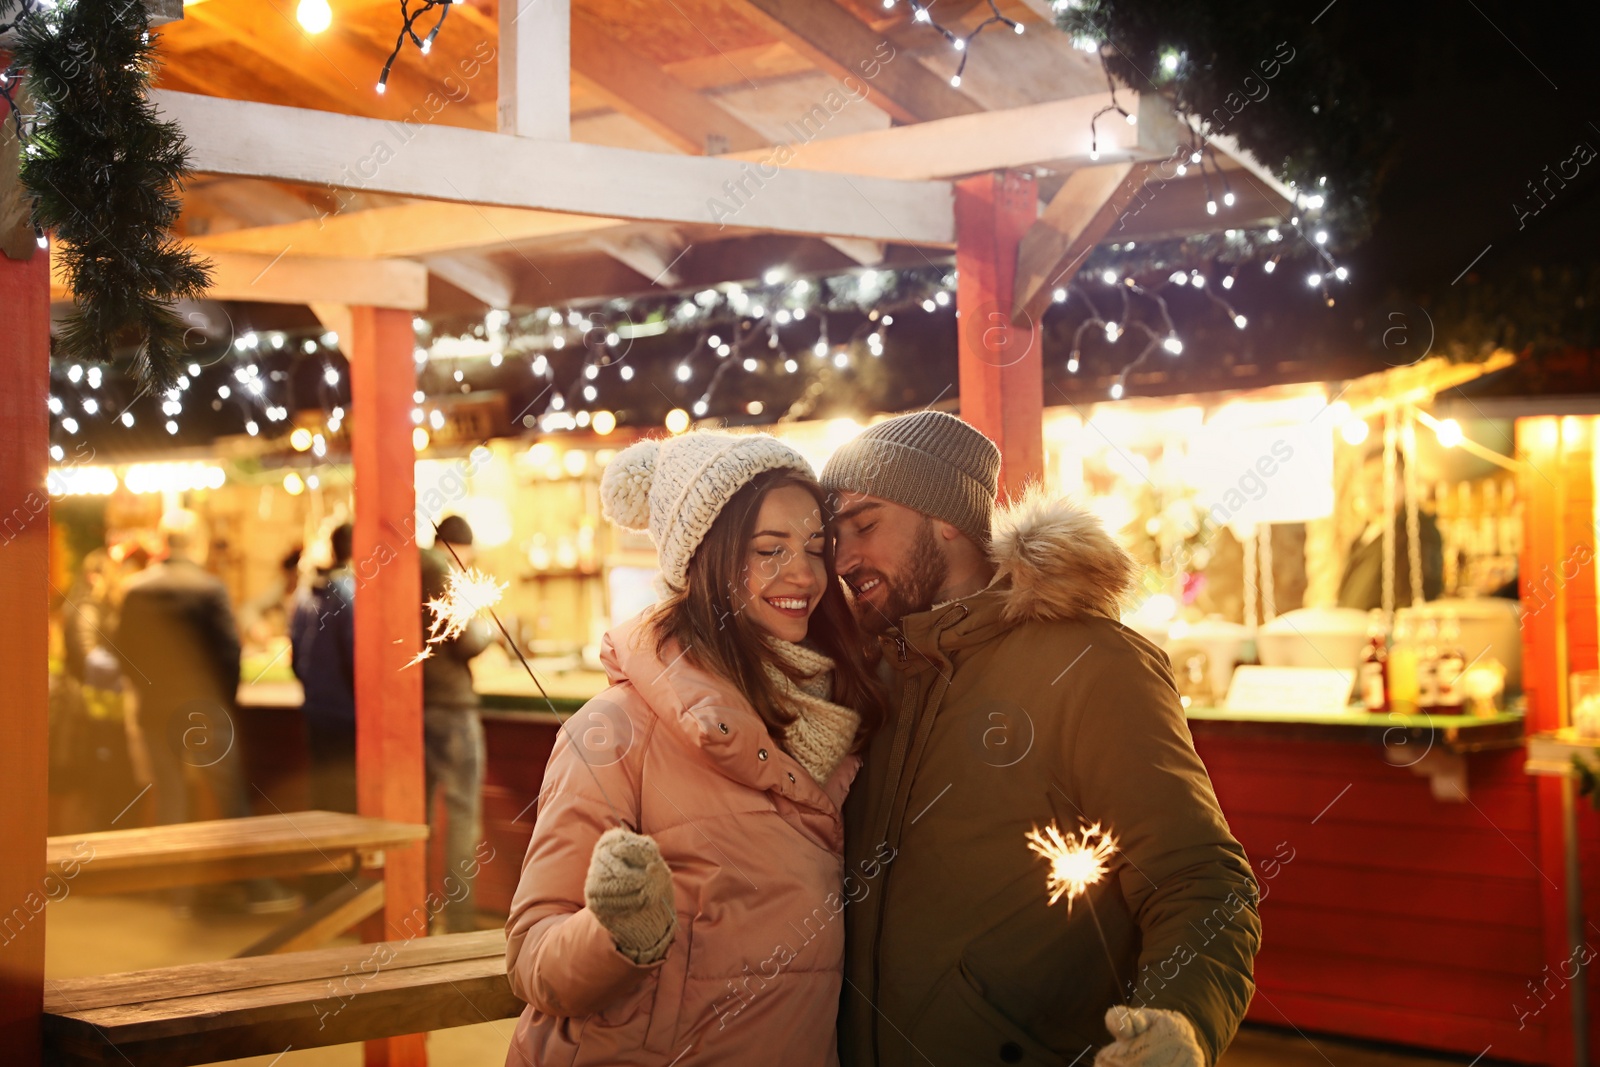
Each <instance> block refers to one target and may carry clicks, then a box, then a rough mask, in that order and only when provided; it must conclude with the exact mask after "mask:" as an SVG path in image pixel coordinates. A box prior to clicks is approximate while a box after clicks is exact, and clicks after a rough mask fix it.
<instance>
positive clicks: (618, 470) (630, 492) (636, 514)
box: [600, 441, 661, 530]
mask: <svg viewBox="0 0 1600 1067" xmlns="http://www.w3.org/2000/svg"><path fill="white" fill-rule="evenodd" d="M660 454H661V443H660V442H659V441H640V442H638V443H636V444H632V445H629V446H628V447H627V448H624V449H623V450H622V451H621V452H618V453H617V455H616V456H615V457H614V458H613V459H612V460H611V462H610V463H607V464H606V470H605V473H604V474H603V475H601V476H600V507H601V510H602V511H604V512H605V516H606V518H608V519H610V520H611V521H612V522H614V523H616V524H617V525H618V526H622V527H625V528H626V529H629V530H644V529H648V528H649V526H650V487H651V486H652V485H654V484H655V480H656V458H657V457H658V456H659V455H660Z"/></svg>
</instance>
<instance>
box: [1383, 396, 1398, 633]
mask: <svg viewBox="0 0 1600 1067" xmlns="http://www.w3.org/2000/svg"><path fill="white" fill-rule="evenodd" d="M1394 468H1395V428H1394V409H1393V408H1388V409H1386V410H1385V411H1384V413H1383V619H1384V622H1385V623H1387V624H1388V625H1389V626H1391V627H1392V626H1393V625H1394V552H1395V545H1394V489H1395V469H1394Z"/></svg>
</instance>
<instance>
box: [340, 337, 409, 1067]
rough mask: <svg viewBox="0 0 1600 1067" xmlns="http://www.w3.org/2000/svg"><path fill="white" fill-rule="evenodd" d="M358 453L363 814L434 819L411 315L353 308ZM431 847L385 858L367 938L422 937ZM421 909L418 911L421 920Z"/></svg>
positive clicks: (380, 1048)
mask: <svg viewBox="0 0 1600 1067" xmlns="http://www.w3.org/2000/svg"><path fill="white" fill-rule="evenodd" d="M351 319H352V323H351V329H350V336H348V337H341V338H340V347H341V348H342V349H343V350H344V352H345V354H346V355H347V356H348V357H349V360H350V394H351V396H350V456H351V462H352V465H353V466H354V468H355V472H354V473H355V507H354V511H355V516H356V518H355V538H354V550H355V551H354V557H353V558H354V561H355V562H354V566H355V570H356V575H357V578H358V580H361V581H362V583H363V584H362V585H361V588H360V590H359V592H358V593H357V594H356V599H357V601H358V603H357V604H356V607H355V631H356V632H355V660H356V662H355V695H356V790H357V804H358V807H359V809H360V812H361V814H362V815H368V816H374V817H377V818H382V819H393V820H395V821H396V822H408V823H421V822H426V821H427V818H426V813H425V812H424V810H423V757H422V671H421V670H420V669H419V668H417V667H411V668H409V669H407V666H406V664H407V662H408V661H409V660H410V659H411V658H412V657H413V656H415V655H416V654H417V653H418V652H419V651H421V649H422V572H421V569H420V566H421V565H420V563H419V560H418V557H417V541H416V489H415V474H414V467H415V451H414V450H413V448H412V445H411V429H412V427H411V408H412V406H413V401H412V399H411V394H412V391H413V390H415V389H416V387H417V385H416V382H417V374H416V364H415V362H414V361H413V360H412V350H413V348H414V347H415V338H414V335H413V333H412V329H411V316H410V315H409V314H408V313H406V312H403V311H395V310H392V309H386V308H375V307H355V308H352V309H351ZM426 860H427V853H426V850H425V848H424V847H423V846H421V845H420V844H419V845H413V846H411V847H409V848H399V849H392V850H388V851H386V852H385V854H384V868H383V879H384V904H383V921H382V923H381V930H378V931H374V930H372V929H371V927H372V926H373V925H379V924H369V927H368V930H367V933H368V936H367V937H365V938H364V940H369V941H372V940H376V941H387V940H394V939H398V938H407V937H413V936H415V934H416V930H417V929H418V924H419V923H420V928H421V929H423V930H426V929H427V926H428V918H429V916H428V911H427V908H426V906H425V896H426V878H427V876H426V867H427V862H426ZM419 916H420V918H419ZM425 1041H426V1037H425V1035H421V1034H417V1035H413V1036H408V1037H397V1038H388V1039H385V1040H384V1041H382V1042H375V1043H372V1044H369V1045H368V1047H367V1062H368V1063H374V1062H377V1063H387V1064H395V1065H401V1064H404V1065H407V1067H409V1065H413V1064H414V1065H417V1067H421V1065H424V1064H426V1063H427V1052H426V1044H425Z"/></svg>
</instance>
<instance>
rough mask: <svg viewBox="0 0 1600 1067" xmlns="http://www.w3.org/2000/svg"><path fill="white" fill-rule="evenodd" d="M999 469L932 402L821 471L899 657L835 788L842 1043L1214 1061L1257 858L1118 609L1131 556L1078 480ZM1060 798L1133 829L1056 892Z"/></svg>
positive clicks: (1081, 823)
mask: <svg viewBox="0 0 1600 1067" xmlns="http://www.w3.org/2000/svg"><path fill="white" fill-rule="evenodd" d="M999 468H1000V453H999V450H998V449H997V448H996V447H995V445H994V444H993V442H991V441H989V440H988V439H987V438H985V437H984V436H983V435H982V434H980V433H979V432H978V431H976V430H974V429H973V428H972V427H970V426H968V425H967V424H966V423H963V422H962V421H961V420H959V419H957V418H954V417H953V416H950V415H945V414H943V413H941V412H936V411H922V412H917V413H915V414H911V415H904V416H901V417H899V418H896V419H891V420H889V421H887V422H884V423H880V424H879V425H877V426H874V427H872V428H870V429H868V430H867V431H866V432H864V433H862V434H861V435H859V436H858V437H856V438H855V439H854V440H853V441H851V442H849V443H848V444H846V445H845V446H844V447H843V448H841V449H839V451H838V452H836V453H835V454H834V455H833V457H832V458H831V459H830V460H829V461H828V464H827V467H826V468H825V469H824V471H823V474H822V481H823V483H824V485H826V486H827V487H828V488H829V490H830V491H831V492H832V493H833V494H834V498H835V504H836V519H835V522H836V528H837V538H838V541H837V551H838V557H837V558H838V569H839V573H840V574H841V576H842V577H843V578H844V579H845V581H846V582H847V583H848V585H849V587H850V589H851V591H852V592H853V593H854V594H855V606H856V611H857V615H858V617H859V618H860V620H861V622H862V624H863V626H864V627H865V628H866V629H867V630H868V631H869V632H870V633H874V634H876V635H878V636H879V638H880V643H881V645H882V648H883V652H884V661H885V663H886V665H887V667H888V669H889V671H890V673H892V675H893V678H892V683H891V694H892V702H891V708H892V713H891V720H890V722H889V723H888V724H886V726H885V727H884V729H882V730H880V731H879V732H878V734H877V735H876V736H875V737H874V738H873V740H872V742H871V744H870V746H869V748H868V751H867V753H866V762H865V765H864V766H863V768H862V770H861V773H860V775H859V777H857V779H856V781H855V784H854V786H853V787H852V789H851V791H850V797H849V800H848V802H847V803H846V808H845V827H846V841H845V858H846V875H847V883H846V889H847V891H850V892H849V896H850V901H851V904H850V907H849V908H847V909H846V910H845V916H846V923H847V925H846V946H847V948H846V952H847V958H846V965H845V988H844V999H843V1003H842V1005H841V1011H840V1020H839V1030H840V1038H839V1041H840V1058H841V1061H842V1063H843V1064H844V1065H845V1067H864V1065H870V1064H882V1065H884V1067H901V1065H911V1064H922V1063H926V1062H928V1061H929V1059H930V1058H932V1062H938V1063H945V1062H950V1063H964V1064H965V1063H1026V1064H1045V1063H1050V1064H1058V1065H1059V1064H1064V1063H1074V1062H1076V1063H1081V1064H1085V1065H1087V1064H1088V1063H1090V1062H1091V1061H1092V1062H1094V1063H1097V1064H1100V1065H1102V1067H1105V1065H1112V1064H1114V1065H1118V1067H1135V1065H1137V1067H1158V1065H1159V1067H1208V1065H1210V1064H1213V1063H1215V1062H1216V1059H1217V1057H1218V1056H1219V1055H1220V1054H1221V1052H1222V1050H1223V1049H1224V1048H1226V1047H1227V1045H1228V1043H1229V1042H1230V1041H1231V1040H1232V1038H1233V1035H1234V1032H1235V1030H1236V1029H1237V1027H1238V1024H1239V1020H1240V1018H1241V1017H1242V1016H1243V1015H1244V1011H1245V1007H1246V1006H1247V1005H1248V1004H1249V1001H1250V997H1251V994H1252V992H1253V990H1254V983H1253V981H1252V977H1251V975H1252V964H1253V960H1254V956H1255V952H1256V948H1257V945H1258V944H1259V940H1260V922H1259V919H1258V918H1257V915H1256V908H1255V904H1256V900H1257V890H1256V884H1255V880H1254V879H1253V877H1252V876H1251V872H1250V866H1249V863H1248V861H1247V860H1246V859H1245V856H1244V851H1243V849H1241V848H1240V846H1239V844H1238V842H1237V841H1235V840H1234V838H1233V837H1232V835H1231V834H1230V833H1229V832H1228V826H1227V823H1226V822H1225V821H1224V819H1223V817H1222V813H1221V811H1220V810H1219V808H1218V806H1217V802H1216V798H1215V796H1214V795H1213V793H1212V790H1211V784H1210V780H1209V779H1208V777H1207V775H1206V771H1205V767H1204V766H1203V765H1202V764H1201V762H1200V759H1199V757H1198V756H1196V755H1195V751H1194V746H1193V743H1192V742H1191V740H1190V737H1189V732H1188V728H1187V725H1186V723H1185V721H1184V715H1183V712H1182V710H1181V708H1180V706H1179V703H1178V694H1177V692H1176V690H1175V689H1174V686H1173V682H1172V677H1171V671H1170V668H1169V665H1168V663H1167V658H1166V656H1165V655H1164V654H1163V653H1162V652H1161V651H1160V650H1159V649H1157V648H1156V647H1155V646H1154V645H1151V644H1150V643H1149V642H1147V641H1145V640H1144V639H1143V638H1141V637H1139V636H1138V635H1137V634H1135V633H1133V632H1132V631H1130V630H1128V629H1125V628H1124V627H1123V626H1122V625H1121V624H1120V623H1119V622H1118V621H1117V616H1118V610H1117V609H1118V601H1119V600H1120V599H1121V597H1122V596H1123V595H1124V594H1125V593H1127V592H1128V590H1129V589H1130V587H1131V585H1132V581H1133V578H1134V565H1133V563H1132V561H1131V560H1130V559H1129V557H1128V556H1127V555H1126V554H1125V553H1124V552H1123V551H1122V550H1121V549H1120V548H1119V547H1118V546H1117V545H1116V544H1115V543H1114V542H1113V541H1112V540H1111V539H1110V538H1109V537H1108V536H1107V535H1106V533H1105V531H1104V530H1103V529H1102V528H1101V527H1100V525H1099V523H1098V522H1097V521H1096V520H1094V519H1092V518H1090V517H1089V516H1088V515H1087V514H1085V513H1083V512H1081V511H1078V510H1076V509H1074V508H1072V507H1070V506H1068V505H1067V504H1065V503H1064V502H1059V501H1051V500H1046V499H1043V498H1037V497H1036V498H1031V499H1029V500H1026V501H1024V502H1022V503H1021V504H1019V505H1017V506H1016V507H1014V508H1013V509H1011V510H1010V511H1008V512H1006V513H1004V514H1002V515H1000V516H998V517H997V518H996V517H995V516H993V510H994V506H995V493H996V485H997V479H998V474H999ZM1052 821H1053V822H1055V823H1056V824H1057V825H1058V826H1059V828H1060V830H1061V831H1062V832H1063V833H1064V834H1067V835H1073V834H1076V833H1077V832H1078V831H1080V829H1084V828H1087V827H1090V826H1092V825H1093V824H1096V823H1098V824H1100V825H1101V827H1102V828H1103V829H1104V830H1106V831H1108V832H1109V833H1110V834H1111V835H1113V836H1114V838H1115V840H1116V843H1117V846H1118V851H1117V852H1116V853H1115V854H1114V855H1113V856H1112V857H1111V858H1110V860H1109V861H1108V865H1109V867H1110V872H1109V873H1108V874H1107V875H1106V877H1105V878H1104V880H1103V881H1101V882H1100V883H1099V884H1097V885H1094V886H1093V887H1092V888H1090V889H1089V891H1088V894H1087V899H1078V900H1077V901H1076V902H1075V903H1074V902H1071V901H1063V902H1062V903H1060V904H1058V905H1057V906H1054V907H1052V906H1050V905H1049V904H1048V903H1047V895H1046V875H1047V873H1048V871H1049V867H1048V866H1047V865H1046V864H1045V863H1044V862H1043V861H1042V860H1041V859H1040V858H1039V857H1037V856H1035V855H1034V854H1033V853H1032V852H1031V851H1029V849H1028V847H1027V843H1026V841H1025V834H1026V833H1027V832H1028V831H1029V830H1030V829H1032V828H1034V827H1041V828H1042V827H1045V826H1047V825H1048V824H1049V823H1051V822H1052ZM852 883H854V884H855V885H856V886H857V887H858V888H857V889H855V890H851V885H852ZM1129 1008H1132V1009H1136V1010H1129ZM1108 1029H1109V1031H1110V1032H1109V1034H1108V1033H1107V1030H1108ZM1112 1038H1115V1039H1116V1040H1115V1041H1114V1042H1112V1043H1111V1044H1110V1045H1109V1047H1106V1048H1103V1049H1101V1051H1100V1052H1099V1053H1098V1055H1097V1057H1090V1056H1088V1055H1087V1054H1088V1053H1089V1052H1090V1050H1092V1049H1095V1048H1097V1047H1099V1046H1105V1045H1107V1043H1108V1042H1111V1041H1112Z"/></svg>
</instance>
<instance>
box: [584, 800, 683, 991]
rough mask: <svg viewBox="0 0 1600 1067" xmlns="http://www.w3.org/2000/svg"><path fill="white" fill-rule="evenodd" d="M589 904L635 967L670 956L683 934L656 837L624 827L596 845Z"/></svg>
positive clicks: (605, 835)
mask: <svg viewBox="0 0 1600 1067" xmlns="http://www.w3.org/2000/svg"><path fill="white" fill-rule="evenodd" d="M583 901H584V903H585V904H586V905H587V906H588V908H589V910H590V911H591V912H593V913H594V917H595V918H596V919H599V920H600V925H601V926H604V927H605V928H606V929H607V930H608V931H609V932H610V933H611V940H612V941H614V942H616V945H617V950H618V951H620V952H621V953H622V954H623V955H624V956H627V957H628V958H629V959H630V960H632V961H633V962H635V963H654V962H656V961H657V960H659V959H661V958H662V957H663V956H665V955H666V954H667V949H668V948H670V947H671V945H672V938H673V936H674V935H675V934H676V933H677V932H678V915H677V912H676V911H674V910H673V907H672V872H671V871H670V870H668V869H667V861H666V860H664V859H662V858H661V850H660V849H659V848H657V847H656V843H655V841H654V840H653V839H652V838H649V837H646V836H643V835H641V834H636V833H632V832H630V831H628V830H625V829H623V828H622V827H620V826H619V827H616V828H615V829H612V830H607V831H606V832H605V833H603V834H601V835H600V840H598V841H596V842H595V844H594V855H593V856H592V857H591V858H590V860H589V876H588V878H587V879H585V880H584V883H583Z"/></svg>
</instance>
